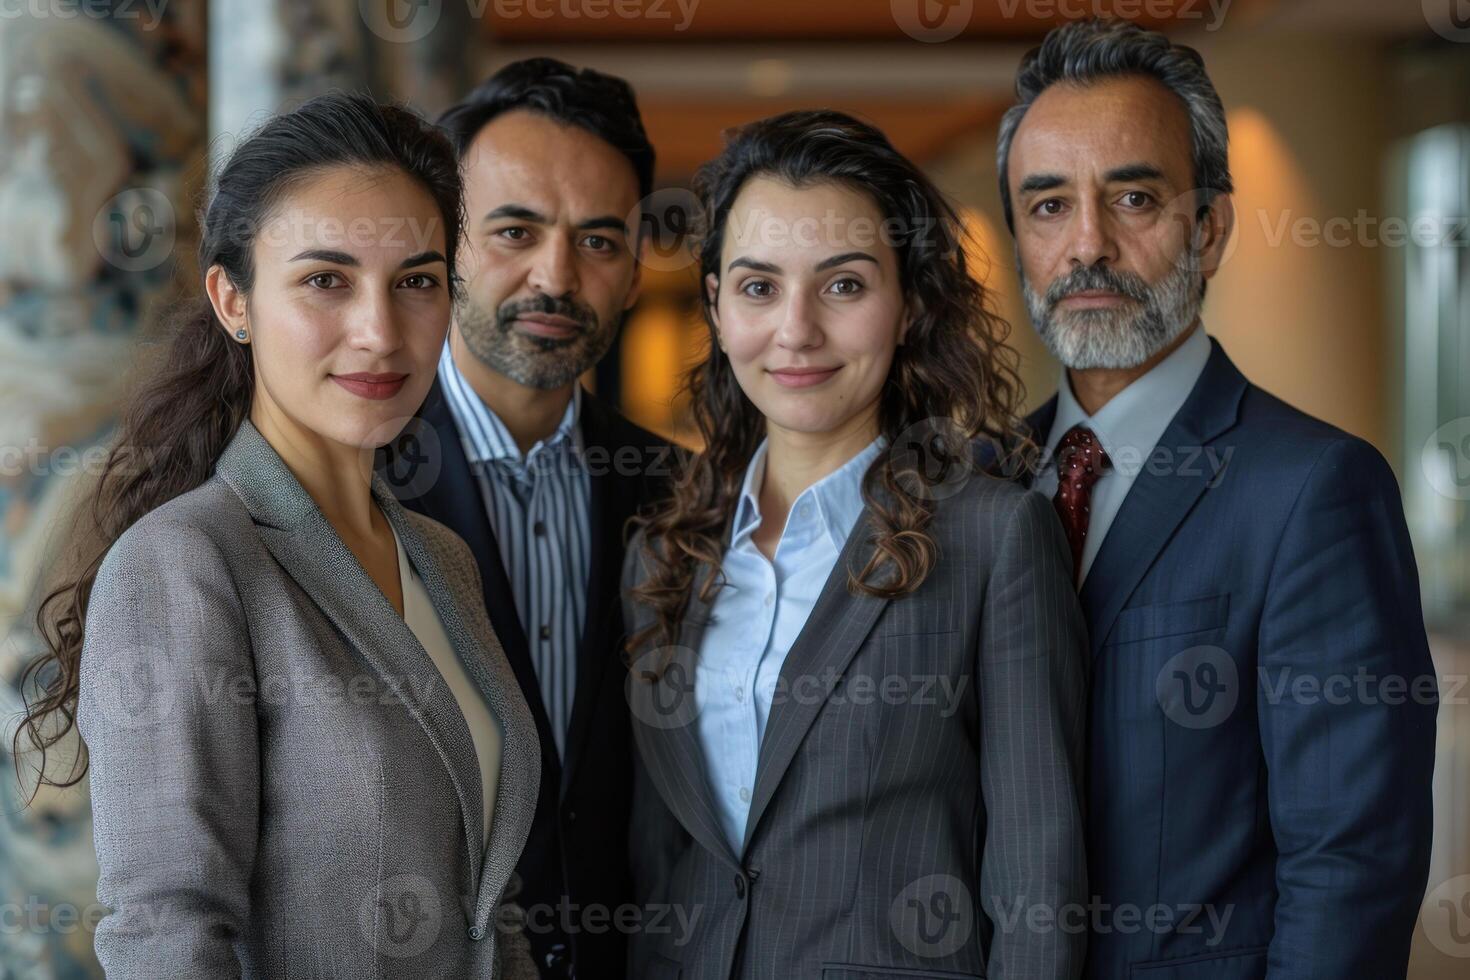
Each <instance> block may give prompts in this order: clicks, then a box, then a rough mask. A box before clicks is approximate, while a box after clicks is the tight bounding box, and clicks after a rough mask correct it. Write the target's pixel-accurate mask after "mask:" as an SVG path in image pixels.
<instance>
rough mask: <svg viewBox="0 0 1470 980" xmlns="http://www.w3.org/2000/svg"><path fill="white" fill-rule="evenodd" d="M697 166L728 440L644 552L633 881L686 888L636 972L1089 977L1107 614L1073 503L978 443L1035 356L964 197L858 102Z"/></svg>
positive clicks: (694, 466) (645, 893) (633, 643)
mask: <svg viewBox="0 0 1470 980" xmlns="http://www.w3.org/2000/svg"><path fill="white" fill-rule="evenodd" d="M697 191H698V195H699V197H700V200H701V205H702V211H703V216H702V217H703V231H702V237H701V241H700V244H699V262H700V272H701V278H702V285H703V287H704V288H703V291H702V299H703V306H704V313H705V319H706V322H707V325H708V327H709V332H710V341H711V343H710V350H709V354H708V356H707V358H706V359H705V360H704V362H703V363H702V364H700V365H698V366H697V367H696V368H695V370H694V371H693V372H692V373H691V375H690V377H689V379H688V390H689V394H690V402H691V405H692V410H693V415H694V419H695V421H696V423H697V425H698V428H699V431H700V434H701V435H702V436H703V439H704V447H703V450H702V451H701V452H700V453H699V454H698V455H697V456H696V457H694V458H693V459H692V460H691V461H690V462H689V464H688V468H687V470H686V472H685V473H684V474H683V475H682V478H681V479H680V480H679V481H678V483H677V485H676V487H675V490H674V493H673V496H672V498H671V499H670V500H668V501H667V502H665V503H662V504H660V505H659V506H658V507H657V508H656V509H655V510H653V511H652V512H651V513H648V514H647V515H645V517H644V518H643V519H642V520H641V522H640V524H641V526H640V527H639V529H638V531H637V534H636V535H635V539H634V541H633V542H632V544H631V545H630V548H629V558H628V561H627V563H626V565H625V568H624V577H623V584H624V605H625V610H626V616H627V622H628V624H629V626H630V629H631V630H632V634H631V636H630V637H629V640H628V646H627V649H628V656H629V660H630V665H631V676H630V677H629V682H628V683H629V696H630V698H631V699H632V707H633V713H634V719H635V723H634V729H635V739H636V741H637V744H638V749H639V753H638V760H637V761H638V765H637V770H636V781H635V786H634V798H635V802H634V815H633V833H632V842H631V847H632V862H633V871H634V878H635V885H636V888H637V891H638V895H639V899H640V901H641V902H642V903H643V904H644V906H645V907H656V908H667V909H670V910H671V912H672V914H670V915H669V916H668V917H667V920H666V922H665V923H664V928H661V929H655V928H653V927H652V926H651V925H650V926H648V927H647V928H644V929H642V930H641V931H639V932H638V933H637V934H636V935H634V937H633V940H632V950H631V954H630V960H631V967H632V975H635V976H639V977H651V978H658V977H684V978H690V977H698V978H705V977H720V978H724V977H751V978H756V977H828V978H834V977H840V978H847V980H852V978H857V977H865V978H867V977H889V976H892V977H900V976H902V977H978V976H990V977H1027V978H1041V977H1057V978H1061V977H1071V976H1075V975H1076V974H1077V973H1078V972H1079V970H1080V968H1081V957H1082V948H1083V943H1084V936H1085V932H1084V931H1083V930H1084V927H1085V922H1084V921H1081V920H1080V919H1077V918H1076V916H1077V913H1078V912H1080V910H1081V909H1082V908H1083V907H1084V905H1085V894H1086V891H1085V864H1084V859H1083V847H1082V825H1081V822H1080V815H1079V805H1078V799H1079V795H1078V790H1079V764H1080V762H1079V760H1080V750H1081V738H1082V730H1083V729H1082V724H1083V718H1084V711H1085V697H1084V683H1085V680H1084V678H1085V669H1084V656H1085V653H1084V650H1085V635H1084V632H1083V630H1084V627H1083V623H1082V618H1081V614H1080V611H1079V608H1078V604H1077V599H1076V596H1075V593H1074V591H1073V587H1072V572H1071V563H1070V559H1069V556H1068V551H1067V544H1066V541H1065V538H1064V536H1063V533H1062V529H1061V526H1060V523H1059V522H1058V520H1057V517H1056V514H1055V513H1054V511H1053V509H1052V506H1051V503H1050V502H1049V501H1048V500H1047V499H1046V498H1045V497H1043V496H1041V495H1040V494H1038V493H1035V492H1031V491H1027V490H1025V489H1023V488H1022V487H1021V486H1020V485H1019V484H1017V483H1014V482H1010V481H1005V480H1002V479H998V478H995V477H992V476H989V475H985V474H984V473H981V472H979V471H978V470H977V468H976V466H975V464H974V462H973V461H974V460H975V459H977V458H979V456H980V455H981V454H982V453H983V452H985V451H994V450H996V449H999V448H1002V447H1004V448H1006V449H1008V450H1011V451H1014V447H1015V446H1016V445H1018V443H1019V442H1020V441H1019V440H1018V439H1017V438H1016V436H1015V432H1016V430H1015V427H1014V423H1015V419H1016V410H1017V403H1018V399H1019V397H1020V391H1019V389H1020V385H1019V381H1018V379H1017V376H1016V373H1015V370H1014V355H1013V353H1012V352H1011V351H1010V350H1009V349H1008V348H1007V347H1006V346H1005V345H1004V332H1005V324H1004V323H1003V322H1002V321H1000V320H999V319H998V318H996V317H995V316H994V315H993V314H991V313H990V312H989V310H988V308H987V304H986V300H987V297H986V295H985V293H984V292H983V290H982V287H981V286H980V285H979V283H978V282H976V281H975V279H974V278H972V276H971V273H970V270H969V269H968V268H967V264H966V257H965V252H964V249H963V248H962V247H961V246H962V241H963V234H964V233H963V230H962V227H961V225H960V222H959V220H958V218H957V215H956V214H955V212H954V210H953V209H952V207H951V206H950V205H949V204H948V203H947V202H946V201H945V200H944V198H943V196H942V195H941V194H940V193H939V191H938V190H937V189H936V188H935V187H934V185H933V184H932V183H931V182H930V181H929V180H928V179H927V178H926V177H925V176H924V175H923V174H922V173H921V172H920V171H919V170H918V169H917V168H916V167H915V166H914V165H913V164H912V163H911V162H910V161H908V160H907V159H905V158H904V157H903V156H902V155H901V154H899V153H898V152H897V151H896V150H895V149H894V148H893V146H892V145H891V144H890V143H889V142H888V140H887V138H886V137H884V135H883V134H882V133H881V132H879V131H878V130H876V129H874V128H872V127H871V126H868V125H865V124H864V123H861V122H859V121H858V120H855V119H853V118H851V117H848V116H845V115H842V114H840V113H836V112H829V111H804V112H792V113H787V114H784V115H780V116H775V117H772V118H770V119H765V120H762V121H760V122H756V123H753V124H751V125H749V126H747V127H745V128H743V129H741V130H739V131H738V132H736V133H735V134H734V135H733V138H732V139H731V140H730V142H729V143H728V145H727V146H726V149H725V150H724V152H723V153H722V154H721V155H720V156H719V157H718V158H716V159H715V160H713V161H712V162H710V163H708V164H707V165H706V166H705V167H704V168H703V169H702V170H701V172H700V174H699V177H698V181H697ZM1069 909H1070V910H1071V919H1072V920H1075V921H1072V920H1069V917H1068V910H1069ZM1038 910H1040V915H1038ZM1038 923H1040V924H1039V925H1038Z"/></svg>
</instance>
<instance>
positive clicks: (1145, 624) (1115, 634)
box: [1106, 592, 1230, 646]
mask: <svg viewBox="0 0 1470 980" xmlns="http://www.w3.org/2000/svg"><path fill="white" fill-rule="evenodd" d="M1229 613H1230V593H1228V592H1225V593H1221V594H1220V595H1208V596H1201V597H1200V598H1198V599H1182V600H1180V601H1178V602H1156V603H1154V604H1153V605H1150V606H1135V607H1133V608H1129V609H1124V610H1122V611H1121V612H1119V613H1118V618H1117V621H1116V622H1114V624H1113V630H1112V632H1111V633H1109V634H1108V638H1107V644H1106V645H1107V646H1114V645H1117V644H1121V643H1136V642H1138V641H1139V640H1157V639H1160V638H1162V637H1165V636H1183V635H1185V634H1187V633H1204V632H1208V631H1209V630H1213V629H1217V628H1218V627H1221V626H1224V625H1225V622H1226V619H1227V618H1228V617H1229Z"/></svg>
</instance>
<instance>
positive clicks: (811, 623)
mask: <svg viewBox="0 0 1470 980" xmlns="http://www.w3.org/2000/svg"><path fill="white" fill-rule="evenodd" d="M870 513H871V511H870V510H869V509H868V508H866V507H865V508H864V509H863V513H862V516H861V517H859V518H858V522H857V524H856V525H855V526H854V527H853V529H852V532H851V533H850V534H849V535H848V536H847V541H846V543H845V544H844V545H843V548H842V554H841V555H839V556H838V558H837V563H836V564H835V565H833V566H832V571H831V573H830V574H828V576H827V582H826V584H825V585H823V587H822V592H821V594H820V595H819V596H817V602H816V605H815V606H813V607H812V611H811V615H809V616H808V617H807V620H806V623H805V624H803V626H802V628H801V632H800V633H798V634H797V637H796V642H795V643H793V644H792V645H791V650H790V651H789V652H788V653H787V654H786V660H785V662H784V663H783V664H782V665H781V676H780V681H779V684H778V689H779V690H786V691H793V690H803V691H809V690H811V688H812V686H811V685H810V684H809V683H807V682H806V681H807V680H809V679H816V680H817V681H818V683H819V684H820V688H819V689H818V690H817V691H815V692H814V693H815V694H816V695H817V696H814V697H802V698H800V699H797V698H787V699H786V700H785V701H784V702H782V703H780V704H777V705H775V706H774V707H773V708H772V709H771V717H770V719H769V720H768V722H767V724H766V733H765V737H764V739H763V740H762V742H761V748H760V756H759V762H758V763H757V765H756V777H755V791H754V793H753V794H752V796H751V800H750V814H749V816H748V817H747V818H746V822H745V840H744V842H743V843H742V845H741V851H742V853H743V852H744V850H745V849H746V848H747V847H749V846H750V841H751V838H752V836H753V835H754V834H755V829H756V825H757V824H758V823H760V818H761V815H762V814H763V813H764V812H765V810H766V807H767V806H768V805H769V804H770V802H771V798H772V797H773V796H775V794H776V789H777V787H779V786H780V784H781V780H782V778H783V777H784V776H785V775H786V770H787V769H788V768H789V767H790V765H791V760H792V759H793V758H794V757H795V756H796V751H797V749H798V748H799V747H800V745H801V741H802V739H803V738H804V737H805V736H806V733H807V730H808V729H809V728H811V726H812V723H813V722H814V721H815V720H816V718H817V715H818V714H819V713H820V712H821V710H822V707H823V706H824V705H825V704H826V703H827V698H828V697H829V696H830V695H831V693H832V691H833V690H834V689H835V688H836V686H837V683H838V681H839V680H840V679H841V677H842V675H843V672H844V671H846V669H847V665H848V663H850V662H851V661H852V658H853V656H854V655H855V654H856V653H857V651H858V648H859V647H860V646H861V645H862V643H863V640H865V639H866V638H867V636H868V633H869V632H871V631H872V629H873V624H874V623H875V622H876V621H877V619H878V614H879V613H881V612H882V611H883V609H884V607H885V606H887V605H888V600H887V599H883V598H880V597H878V596H871V595H868V594H867V593H858V594H856V595H854V594H853V593H851V592H849V591H848V588H847V579H848V569H849V568H850V569H852V570H853V571H854V572H855V571H858V570H860V569H861V568H862V567H863V565H864V564H865V563H866V561H867V558H868V552H869V550H870V548H871V537H870V535H869V533H868V532H869V525H868V519H869V515H870ZM798 679H801V680H802V683H801V685H800V687H798V686H797V681H798Z"/></svg>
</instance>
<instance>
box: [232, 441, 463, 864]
mask: <svg viewBox="0 0 1470 980" xmlns="http://www.w3.org/2000/svg"><path fill="white" fill-rule="evenodd" d="M215 470H216V472H217V473H218V475H219V476H220V477H221V478H222V479H223V480H224V481H225V482H226V483H227V484H229V485H230V486H231V488H233V489H234V490H235V492H236V493H237V494H238V495H239V496H240V498H241V500H243V501H244V503H245V506H246V508H247V509H248V510H249V511H250V513H251V516H252V518H253V519H254V520H255V522H256V524H257V525H258V526H259V533H260V537H261V540H262V541H263V542H264V543H265V546H266V548H267V549H269V550H270V552H271V554H272V555H273V556H275V558H276V560H277V561H278V562H280V564H281V567H282V568H284V569H285V570H286V573H287V574H289V575H290V576H291V578H292V579H294V580H295V581H296V583H297V584H298V585H300V586H301V588H302V590H303V591H304V592H305V593H306V594H307V596H308V597H309V598H310V599H311V601H312V602H313V603H314V604H315V605H316V606H317V608H319V609H320V610H321V611H322V613H323V614H325V615H326V616H327V618H328V619H329V620H331V622H332V623H333V625H335V626H336V627H337V629H338V630H339V631H341V633H342V635H343V636H344V637H345V638H346V639H347V642H348V643H349V644H350V645H351V646H352V648H353V649H354V650H355V651H356V652H357V654H358V656H360V657H361V658H362V659H363V660H364V661H365V662H366V663H367V664H368V666H369V667H371V668H372V670H373V671H374V672H375V673H376V674H377V675H378V677H379V679H380V680H381V681H382V683H383V684H384V685H385V686H386V689H388V690H391V691H393V692H394V696H395V697H396V698H398V699H399V700H400V701H401V702H402V703H403V705H404V707H405V708H407V709H408V711H409V713H410V714H411V715H412V716H413V718H414V720H415V721H417V722H418V724H419V725H420V727H422V728H423V730H424V734H425V735H426V736H428V738H429V741H430V742H431V743H432V744H433V746H434V748H435V750H436V752H437V753H438V755H439V757H440V760H441V761H442V762H443V763H444V767H445V770H446V772H447V774H448V776H449V780H450V783H451V784H452V785H453V786H454V791H455V795H456V796H457V797H458V798H459V803H460V810H461V813H462V816H463V823H464V829H465V841H466V846H467V849H468V853H469V856H470V882H469V883H470V885H471V886H472V887H474V886H477V884H478V882H479V881H480V878H481V874H480V871H481V869H480V862H481V841H482V840H483V834H484V829H483V828H484V804H483V797H482V792H483V791H482V789H481V787H480V775H479V765H478V762H477V760H476V757H475V751H474V744H473V743H472V742H471V740H470V735H469V729H468V728H467V727H466V725H465V722H464V716H463V713H462V712H461V711H460V710H459V705H458V704H457V703H456V702H455V700H454V695H453V694H452V693H450V691H449V688H448V686H447V685H446V684H443V683H441V681H442V676H441V675H440V673H439V670H438V668H437V667H435V666H434V663H433V661H432V660H430V659H429V655H428V653H427V652H425V650H424V648H423V647H422V646H421V645H420V644H419V642H418V638H417V637H415V636H414V634H413V631H412V630H411V629H409V627H408V624H407V623H405V622H404V621H403V619H402V618H401V617H400V616H399V615H398V613H397V612H396V611H395V610H394V609H393V607H392V606H390V605H389V604H388V600H387V598H386V597H384V595H383V593H382V591H381V590H379V588H378V587H377V585H376V583H374V582H373V581H372V579H371V578H369V577H368V574H367V572H366V571H364V570H363V568H362V565H361V564H359V562H358V561H357V558H356V557H355V556H354V555H353V554H352V552H351V551H349V550H348V548H347V546H346V544H344V543H343V541H342V539H341V538H340V537H339V536H338V534H337V532H336V529H334V528H333V527H332V525H331V523H330V522H329V521H327V519H326V517H325V515H323V514H322V512H321V510H320V508H318V507H317V505H316V502H315V501H313V500H312V498H311V495H310V494H308V493H307V492H306V489H305V488H304V487H303V486H302V485H301V483H300V482H299V481H298V480H297V479H296V477H295V475H294V474H292V473H291V471H290V469H289V468H288V467H287V466H286V464H285V462H284V461H283V460H282V459H281V458H280V456H279V455H278V454H277V453H276V452H275V450H274V449H273V448H271V446H270V444H269V443H268V442H266V440H265V437H264V436H262V435H261V434H260V432H259V431H258V430H257V429H256V428H255V426H254V425H252V424H251V423H250V421H249V420H248V419H247V420H246V421H244V422H243V423H241V426H240V429H239V431H238V432H237V433H236V434H235V437H234V439H232V440H231V442H230V444H229V445H228V446H227V447H226V449H225V451H224V453H223V454H222V455H221V456H220V459H219V461H218V463H217V464H216V467H215ZM374 495H375V496H377V497H378V499H379V502H380V503H383V496H384V495H386V497H387V503H388V504H389V505H391V506H392V508H393V509H394V510H396V509H397V503H396V501H394V500H393V499H392V493H391V491H389V490H388V489H387V487H386V485H385V484H383V483H382V482H381V480H380V479H379V478H376V477H375V478H374ZM384 509H385V512H386V511H387V510H388V509H389V508H388V507H386V506H385V508H384ZM390 519H391V518H390ZM394 523H395V527H398V526H400V525H401V523H402V521H401V518H400V519H399V520H398V521H395V522H394ZM404 537H405V548H407V547H408V542H409V541H410V540H412V539H414V538H416V535H415V534H414V533H413V532H411V531H410V532H409V533H408V534H407V535H405V536H404ZM415 550H420V549H419V548H418V546H417V543H416V542H415ZM420 554H422V551H421V550H420ZM425 584H426V585H429V581H428V579H427V578H425ZM429 587H430V589H431V594H432V592H433V591H439V590H442V588H443V583H442V580H440V581H439V583H438V589H437V590H436V589H435V586H433V585H430V586H429ZM437 605H438V604H437V603H436V607H437ZM441 615H442V613H441ZM455 622H456V623H457V622H458V620H457V617H455ZM446 632H449V627H448V625H447V621H446ZM450 636H451V638H454V639H456V645H457V646H458V647H459V648H460V649H461V650H464V649H468V646H467V645H466V644H465V643H464V637H463V634H462V632H461V634H460V635H459V636H458V637H457V638H456V636H455V634H454V633H450ZM468 659H471V660H473V659H475V658H468Z"/></svg>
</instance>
